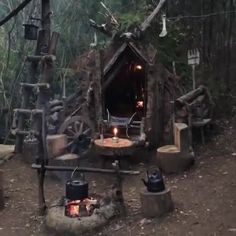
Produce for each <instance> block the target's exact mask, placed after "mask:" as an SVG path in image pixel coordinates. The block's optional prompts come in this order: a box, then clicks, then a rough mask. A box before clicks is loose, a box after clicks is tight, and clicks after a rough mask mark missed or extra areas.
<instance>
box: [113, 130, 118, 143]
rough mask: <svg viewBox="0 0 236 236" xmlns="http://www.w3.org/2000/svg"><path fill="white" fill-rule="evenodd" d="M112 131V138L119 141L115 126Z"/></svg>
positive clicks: (116, 141)
mask: <svg viewBox="0 0 236 236" xmlns="http://www.w3.org/2000/svg"><path fill="white" fill-rule="evenodd" d="M113 133H114V137H113V138H112V140H113V141H114V142H115V143H118V141H119V138H118V137H117V133H118V129H117V128H114V129H113Z"/></svg>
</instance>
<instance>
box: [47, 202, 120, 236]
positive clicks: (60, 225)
mask: <svg viewBox="0 0 236 236" xmlns="http://www.w3.org/2000/svg"><path fill="white" fill-rule="evenodd" d="M117 213H118V206H117V204H116V203H114V202H112V201H111V202H109V203H108V204H104V205H101V206H100V208H99V209H95V210H94V212H93V214H92V215H91V216H83V217H81V218H79V219H78V218H70V217H67V216H65V208H64V206H53V207H51V208H49V209H48V213H47V216H46V226H47V227H48V228H49V229H50V230H53V231H56V232H57V233H58V234H62V233H63V234H64V235H69V234H72V235H80V234H81V235H82V234H83V233H85V232H88V231H92V230H94V229H95V228H99V227H101V226H104V225H105V224H107V223H108V221H109V220H110V219H111V218H112V217H114V216H115V215H117Z"/></svg>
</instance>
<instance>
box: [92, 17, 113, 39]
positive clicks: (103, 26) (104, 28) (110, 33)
mask: <svg viewBox="0 0 236 236" xmlns="http://www.w3.org/2000/svg"><path fill="white" fill-rule="evenodd" d="M89 24H90V26H92V27H93V28H95V29H96V30H98V31H100V32H102V33H103V34H106V35H107V36H109V37H111V36H112V32H110V31H108V30H107V29H106V25H105V24H103V25H98V24H97V23H96V22H95V21H94V20H92V19H89Z"/></svg>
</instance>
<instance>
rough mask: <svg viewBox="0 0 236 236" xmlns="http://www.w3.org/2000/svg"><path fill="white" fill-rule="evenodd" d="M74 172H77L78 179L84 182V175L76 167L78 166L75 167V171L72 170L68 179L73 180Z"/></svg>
mask: <svg viewBox="0 0 236 236" xmlns="http://www.w3.org/2000/svg"><path fill="white" fill-rule="evenodd" d="M76 171H78V172H79V174H80V177H81V178H82V179H83V180H84V179H85V178H84V174H82V173H81V172H80V171H79V167H78V166H76V167H75V169H74V170H73V172H72V173H71V176H70V179H71V180H73V178H74V174H75V172H76Z"/></svg>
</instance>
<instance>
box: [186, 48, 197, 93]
mask: <svg viewBox="0 0 236 236" xmlns="http://www.w3.org/2000/svg"><path fill="white" fill-rule="evenodd" d="M199 63H200V52H199V50H198V49H193V50H188V65H191V66H192V78H193V89H195V88H196V80H195V66H196V65H199Z"/></svg>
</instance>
